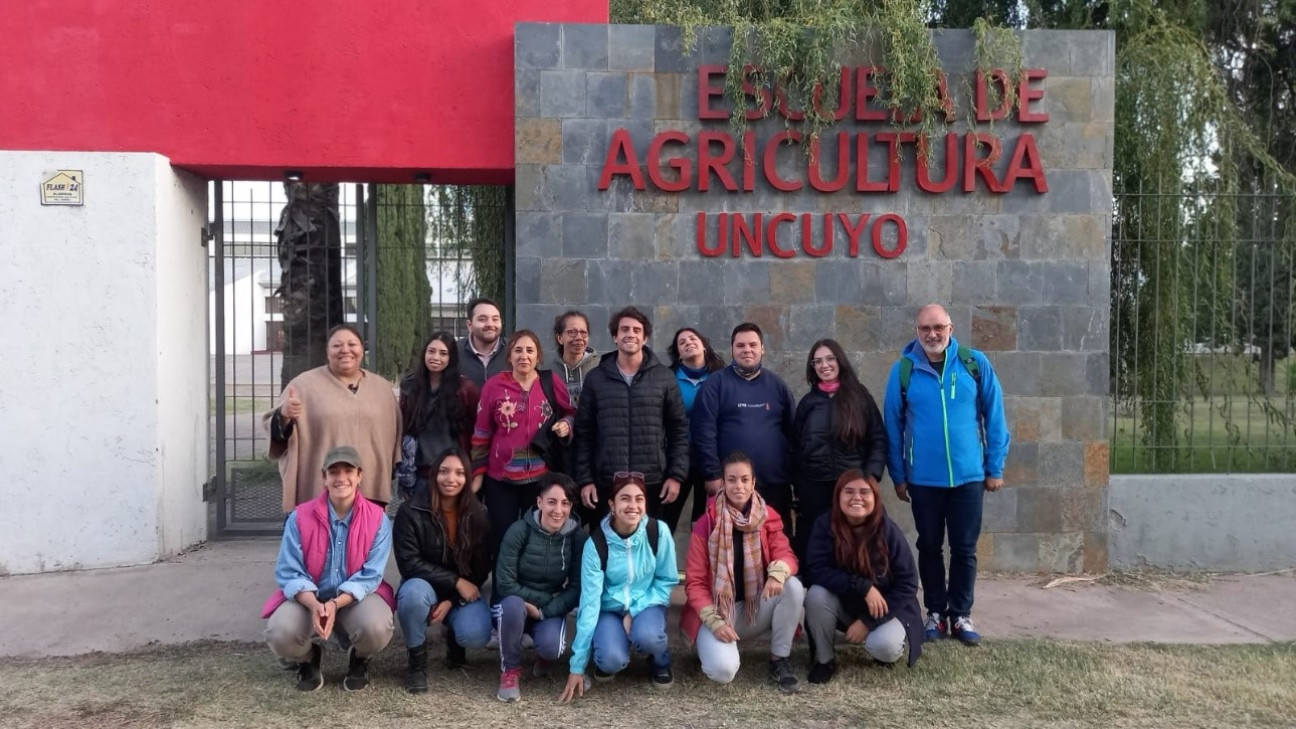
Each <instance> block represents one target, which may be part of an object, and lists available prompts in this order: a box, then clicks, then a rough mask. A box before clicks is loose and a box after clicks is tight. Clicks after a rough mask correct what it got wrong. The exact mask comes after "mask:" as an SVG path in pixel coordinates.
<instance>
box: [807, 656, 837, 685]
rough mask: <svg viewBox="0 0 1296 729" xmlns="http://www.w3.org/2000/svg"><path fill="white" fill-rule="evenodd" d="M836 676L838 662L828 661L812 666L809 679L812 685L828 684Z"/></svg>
mask: <svg viewBox="0 0 1296 729" xmlns="http://www.w3.org/2000/svg"><path fill="white" fill-rule="evenodd" d="M835 675H837V661H828V662H827V663H815V664H813V665H811V666H810V675H809V676H808V677H807V678H808V680H809V681H810V683H828V682H829V681H831V680H833V676H835Z"/></svg>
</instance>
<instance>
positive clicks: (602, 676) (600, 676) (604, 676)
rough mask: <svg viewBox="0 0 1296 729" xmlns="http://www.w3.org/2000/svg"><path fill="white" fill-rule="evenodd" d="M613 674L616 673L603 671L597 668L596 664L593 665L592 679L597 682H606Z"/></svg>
mask: <svg viewBox="0 0 1296 729" xmlns="http://www.w3.org/2000/svg"><path fill="white" fill-rule="evenodd" d="M615 675H616V674H613V673H603V671H601V670H599V667H598V666H595V667H594V680H595V681H598V682H599V683H607V682H608V681H611V680H612V677H613V676H615Z"/></svg>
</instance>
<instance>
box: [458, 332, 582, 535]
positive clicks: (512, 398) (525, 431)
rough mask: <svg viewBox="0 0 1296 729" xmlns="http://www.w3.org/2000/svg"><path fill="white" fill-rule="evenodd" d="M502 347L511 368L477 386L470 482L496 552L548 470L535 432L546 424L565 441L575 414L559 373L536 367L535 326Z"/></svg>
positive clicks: (537, 340) (539, 359) (538, 356)
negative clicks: (547, 382) (544, 380)
mask: <svg viewBox="0 0 1296 729" xmlns="http://www.w3.org/2000/svg"><path fill="white" fill-rule="evenodd" d="M505 352H506V353H507V356H508V361H509V365H510V369H509V370H507V371H505V372H501V373H499V374H498V375H495V376H494V377H492V378H490V379H489V380H487V381H486V384H485V385H484V386H482V391H481V399H480V401H479V404H478V406H477V425H476V427H475V428H474V429H473V436H472V461H473V482H472V488H473V492H474V493H477V494H478V495H479V497H480V498H481V500H482V503H484V504H485V505H486V509H487V511H489V512H490V522H491V540H492V541H491V545H492V551H491V553H492V554H498V553H499V544H500V541H501V540H503V539H504V533H505V532H507V531H508V528H509V527H510V526H512V525H513V522H515V521H517V520H518V519H519V518H521V516H522V512H523V511H524V510H525V509H527V508H530V506H531V505H532V504H534V503H535V500H536V497H537V496H538V495H539V493H538V491H539V488H538V486H537V484H538V483H539V481H540V477H541V476H543V475H545V474H546V473H548V472H549V468H548V466H546V465H545V461H544V458H543V454H542V453H541V452H540V450H539V449H537V448H536V447H535V445H534V443H533V440H534V439H535V437H536V434H537V433H539V432H540V430H541V429H542V428H547V429H549V430H550V431H551V432H552V434H553V435H554V436H556V437H557V438H560V439H562V440H564V441H570V440H571V435H572V423H573V421H574V416H575V410H574V408H572V404H571V399H570V397H568V394H567V385H565V384H564V383H563V380H562V378H561V377H559V376H558V375H556V374H554V373H553V372H550V371H549V370H539V369H537V367H538V365H539V364H540V362H542V361H544V360H543V358H544V352H543V351H542V350H541V348H540V337H538V336H536V333H535V332H533V331H530V330H529V329H522V330H519V331H516V332H514V333H513V335H512V336H510V337H509V339H508V343H507V344H506V345H505ZM541 373H544V374H546V375H548V376H549V377H550V378H552V382H553V388H552V389H553V393H554V398H553V399H554V400H555V401H556V402H550V399H549V397H548V396H546V394H545V392H544V390H545V388H544V387H543V386H542V385H541V383H540V375H541Z"/></svg>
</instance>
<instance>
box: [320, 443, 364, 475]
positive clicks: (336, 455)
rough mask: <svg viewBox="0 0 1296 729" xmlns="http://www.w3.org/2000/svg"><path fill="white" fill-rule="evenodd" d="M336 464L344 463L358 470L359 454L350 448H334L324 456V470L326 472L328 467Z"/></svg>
mask: <svg viewBox="0 0 1296 729" xmlns="http://www.w3.org/2000/svg"><path fill="white" fill-rule="evenodd" d="M338 463H345V464H347V465H351V466H355V467H356V468H360V454H359V453H357V452H356V449H354V448H352V447H351V446H337V447H335V448H330V449H329V452H328V454H327V455H325V456H324V470H325V471H327V470H328V468H329V466H333V465H336V464H338Z"/></svg>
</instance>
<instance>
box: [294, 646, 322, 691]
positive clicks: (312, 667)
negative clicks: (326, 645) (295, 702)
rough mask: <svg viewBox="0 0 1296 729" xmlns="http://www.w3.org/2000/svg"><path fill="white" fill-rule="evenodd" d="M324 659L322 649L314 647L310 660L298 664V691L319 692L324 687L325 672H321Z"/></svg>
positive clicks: (312, 647)
mask: <svg viewBox="0 0 1296 729" xmlns="http://www.w3.org/2000/svg"><path fill="white" fill-rule="evenodd" d="M322 657H323V656H322V651H321V650H320V647H319V646H317V645H312V646H311V652H310V660H308V661H305V662H303V663H298V664H297V690H298V691H319V690H320V687H321V686H323V685H324V672H323V671H321V670H320V661H321V659H322Z"/></svg>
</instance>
